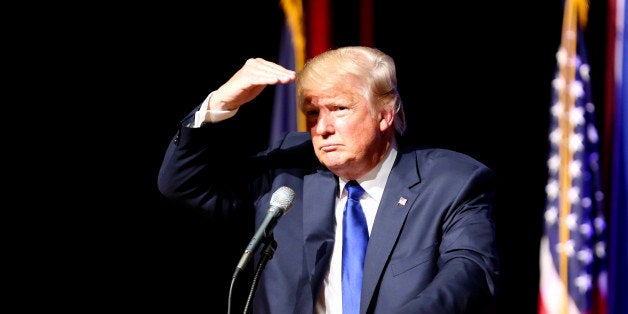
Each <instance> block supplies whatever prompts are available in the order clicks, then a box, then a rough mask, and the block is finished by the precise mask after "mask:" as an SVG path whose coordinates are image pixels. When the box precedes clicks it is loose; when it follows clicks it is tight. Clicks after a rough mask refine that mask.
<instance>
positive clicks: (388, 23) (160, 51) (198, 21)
mask: <svg viewBox="0 0 628 314" xmlns="http://www.w3.org/2000/svg"><path fill="white" fill-rule="evenodd" d="M278 2H279V1H224V2H220V3H218V2H209V3H203V4H200V3H199V4H187V3H179V2H176V3H174V2H172V3H162V4H157V3H155V2H153V3H147V4H145V5H137V4H134V5H111V4H109V5H103V7H100V8H95V9H92V10H87V11H85V12H83V14H82V15H81V16H80V17H76V16H75V17H71V18H70V17H68V19H69V21H77V22H75V23H69V22H68V25H67V26H66V27H64V28H63V31H65V30H69V29H71V30H73V31H72V33H73V34H72V36H71V38H72V44H73V46H75V47H78V49H75V50H73V53H72V54H71V56H67V55H66V59H68V60H69V59H74V58H76V60H79V59H80V60H81V64H80V65H79V66H78V68H79V69H80V70H79V71H77V72H79V73H90V77H94V76H96V77H98V78H97V79H93V80H92V81H82V79H81V78H80V77H79V78H78V80H79V81H82V82H80V84H79V85H78V86H80V88H81V89H82V92H83V94H84V95H85V97H84V98H83V99H84V100H85V102H86V103H85V104H84V105H87V104H97V107H98V108H97V109H96V110H95V111H94V112H91V111H90V113H89V114H90V115H92V116H93V117H98V119H97V120H98V122H97V123H96V125H94V123H92V125H91V127H89V129H90V131H91V130H93V131H94V133H93V134H92V135H90V140H89V141H88V142H92V143H95V144H96V145H93V146H92V145H89V147H90V151H89V153H92V154H93V155H94V156H96V158H98V160H100V161H99V162H97V163H94V164H93V165H90V166H85V168H82V169H85V172H86V173H87V174H86V176H87V177H89V179H88V181H78V182H76V187H75V191H76V194H77V196H71V195H72V194H71V193H73V192H72V191H65V193H66V194H65V195H70V196H69V198H70V199H72V201H73V203H75V205H76V206H77V207H82V210H83V211H80V213H79V214H78V216H75V217H74V221H76V220H79V221H80V223H78V224H76V223H72V226H73V227H76V229H77V231H76V232H67V234H66V235H64V238H63V239H62V240H60V241H59V242H62V243H63V244H64V245H63V246H62V247H64V249H63V250H62V251H60V252H57V253H58V254H60V255H59V256H60V257H59V258H58V259H57V260H58V265H57V264H55V265H56V266H58V267H56V266H55V267H50V269H49V270H50V271H51V273H52V274H50V273H48V272H42V273H46V274H45V276H51V279H50V280H49V281H47V282H48V283H47V284H46V286H45V290H46V291H50V290H51V289H52V290H54V289H56V288H57V287H58V285H59V284H60V283H61V282H64V283H65V284H67V286H68V287H69V288H68V289H67V292H63V293H60V295H56V294H51V295H48V297H46V298H44V300H45V302H44V301H42V302H44V303H45V304H47V305H48V307H55V308H60V309H66V310H69V311H73V310H81V311H83V310H89V311H91V310H99V309H110V310H131V311H133V310H137V311H145V312H147V311H154V310H167V311H171V312H177V313H187V312H204V313H224V312H226V305H227V297H228V289H229V283H230V279H231V275H232V273H233V270H234V269H235V265H236V264H237V260H238V259H239V257H240V255H241V253H242V252H243V250H244V248H245V246H246V243H247V242H248V240H249V239H250V236H251V234H250V233H245V232H241V233H240V235H239V236H233V235H232V234H233V233H235V234H238V232H234V230H237V228H238V227H237V226H216V225H213V224H212V223H210V222H208V221H206V220H204V219H203V218H202V217H201V216H199V215H197V214H195V213H193V212H190V211H187V210H185V209H183V208H179V207H176V206H174V205H172V204H170V203H168V202H167V201H166V200H165V199H164V198H162V196H161V195H160V194H159V192H158V191H157V185H156V182H157V173H158V170H159V166H160V163H161V158H162V156H163V154H164V152H165V149H166V146H167V144H168V142H169V140H170V138H171V137H172V136H173V135H174V133H175V131H176V129H177V124H178V122H179V120H180V119H181V118H183V117H184V116H185V115H186V114H187V113H188V112H189V111H190V110H191V109H192V108H193V107H194V106H196V105H197V104H199V103H200V102H201V101H202V100H203V99H204V98H205V97H206V96H207V94H208V93H209V92H211V91H212V90H214V89H216V88H218V87H219V85H220V84H222V83H223V82H225V81H226V80H227V79H228V78H229V77H230V76H231V75H232V74H233V73H235V71H236V70H237V69H239V68H240V66H241V65H242V64H243V63H244V62H245V61H246V59H247V58H250V57H263V58H266V59H268V60H277V56H278V47H279V35H280V32H281V27H282V26H283V15H282V11H281V8H280V6H279V4H278ZM332 2H333V5H332V8H333V10H334V11H333V26H332V29H333V35H332V37H333V44H334V45H336V46H343V45H354V44H359V34H358V31H359V28H358V23H359V22H358V3H359V1H356V0H352V1H332ZM340 2H342V3H340ZM596 5H598V6H596ZM599 5H602V4H599V3H597V2H594V3H592V6H591V14H590V22H589V24H590V27H589V29H590V32H591V33H594V35H593V36H589V39H590V40H589V42H588V44H589V45H590V46H591V49H590V53H591V63H592V72H591V73H592V76H593V79H594V88H597V90H595V89H594V91H595V92H596V93H597V95H594V97H597V99H598V100H597V102H598V104H599V105H598V107H601V104H602V101H601V98H600V97H601V94H602V90H601V85H600V84H601V83H598V82H597V81H600V80H601V79H602V77H603V73H602V69H603V62H602V57H603V48H604V44H603V40H604V36H603V35H602V34H603V29H604V21H603V16H604V10H605V8H603V7H599ZM374 11H375V13H374V14H375V16H374V32H375V33H374V35H375V36H374V46H376V47H377V48H380V49H382V50H383V51H384V52H387V53H388V54H390V55H391V56H392V57H393V58H394V59H395V60H396V62H397V71H398V79H399V91H400V93H401V96H402V99H403V101H404V104H405V108H406V112H407V114H408V120H409V125H410V127H409V130H408V132H410V133H411V134H412V135H413V136H414V137H415V138H416V139H417V140H420V141H422V142H424V143H426V144H429V145H433V146H440V147H445V148H450V149H454V150H458V151H461V152H463V153H467V154H469V155H471V156H473V157H475V158H477V159H479V160H480V161H482V162H484V163H486V164H487V165H489V166H490V167H491V168H493V169H494V170H495V171H496V172H497V175H498V180H499V186H498V191H497V199H496V203H495V212H494V217H495V221H496V226H497V233H498V245H499V254H500V258H501V270H502V279H501V282H500V285H501V288H500V289H501V290H500V294H499V300H498V304H497V309H496V310H497V311H498V312H499V313H510V312H511V311H512V310H513V308H517V309H518V310H519V311H521V312H522V313H535V311H536V298H537V292H538V251H539V249H538V244H539V243H538V242H539V239H540V236H541V226H542V212H543V209H544V206H545V195H544V193H545V192H544V188H545V183H546V180H547V170H546V158H547V150H548V142H547V135H548V123H549V122H548V121H549V106H550V102H551V83H550V82H551V80H552V78H553V73H554V69H555V57H554V56H555V53H556V50H557V48H558V45H559V41H560V31H561V23H562V4H561V2H560V1H545V0H543V1H532V2H530V1H528V2H521V1H489V2H482V1H480V2H478V1H458V2H452V1H428V2H412V1H375V10H374ZM80 28H84V31H85V32H84V33H79V32H78V31H77V29H80ZM596 78H597V81H596ZM596 84H597V86H596ZM83 94H82V95H83ZM272 99H273V89H272V88H268V89H266V90H265V91H264V93H263V94H262V96H260V98H259V100H258V101H257V102H258V103H257V104H256V105H254V106H253V105H251V106H246V107H245V108H244V109H243V110H246V111H247V112H248V113H249V115H248V116H249V117H250V118H249V120H248V122H247V123H246V125H243V126H242V131H243V132H248V133H249V134H250V136H251V137H255V138H256V139H257V140H258V142H259V143H260V148H261V147H262V146H264V145H265V144H266V143H267V137H268V135H267V134H268V132H269V121H270V117H271V116H270V114H271V113H270V109H271V105H272ZM92 109H93V107H92ZM73 132H79V133H80V132H81V130H80V128H78V129H76V130H73ZM92 181H98V184H93V185H91V184H88V183H86V182H92ZM86 185H87V186H86ZM85 190H87V191H88V192H85V193H86V194H82V195H80V196H78V193H79V192H78V191H85ZM66 201H67V198H66ZM86 212H88V213H86ZM77 217H78V218H77ZM227 234H229V236H227ZM279 245H281V243H279ZM66 256H67V257H68V259H67V260H66V259H65V258H64V257H66ZM70 260H71V261H70ZM271 262H272V261H271ZM237 285H238V286H239V287H238V289H240V291H238V292H237V294H238V295H237V296H236V297H237V298H239V300H235V301H234V302H240V303H237V304H236V305H235V306H236V308H238V309H239V307H240V306H241V304H242V303H241V302H242V299H243V297H244V295H243V294H244V293H246V291H245V290H246V289H248V282H245V281H243V280H242V281H239V282H238V283H237ZM42 290H44V287H42ZM277 297H284V296H277ZM285 297H287V296H285Z"/></svg>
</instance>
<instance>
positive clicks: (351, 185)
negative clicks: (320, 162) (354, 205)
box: [346, 180, 364, 201]
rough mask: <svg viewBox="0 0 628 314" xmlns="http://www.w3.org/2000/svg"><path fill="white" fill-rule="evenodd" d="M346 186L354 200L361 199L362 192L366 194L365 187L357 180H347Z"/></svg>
mask: <svg viewBox="0 0 628 314" xmlns="http://www.w3.org/2000/svg"><path fill="white" fill-rule="evenodd" d="M346 188H347V191H348V192H349V198H350V199H352V200H355V201H359V200H360V197H361V196H362V194H364V189H363V188H362V187H361V186H360V184H358V182H357V181H355V180H351V181H349V182H347V185H346Z"/></svg>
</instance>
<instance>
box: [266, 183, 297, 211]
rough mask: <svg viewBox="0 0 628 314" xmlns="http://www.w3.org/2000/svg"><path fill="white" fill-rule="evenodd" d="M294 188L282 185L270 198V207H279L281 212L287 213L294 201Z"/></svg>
mask: <svg viewBox="0 0 628 314" xmlns="http://www.w3.org/2000/svg"><path fill="white" fill-rule="evenodd" d="M294 197H295V193H294V190H292V189H291V188H289V187H287V186H282V187H280V188H279V189H277V191H275V193H273V195H272V197H271V198H270V205H271V207H279V208H281V211H282V212H283V214H285V213H287V212H288V211H289V210H290V209H291V208H292V205H293V203H294Z"/></svg>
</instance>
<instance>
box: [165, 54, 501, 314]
mask: <svg viewBox="0 0 628 314" xmlns="http://www.w3.org/2000/svg"><path fill="white" fill-rule="evenodd" d="M295 79H296V85H297V99H298V100H297V102H298V106H299V109H300V110H301V111H302V112H303V113H304V114H305V118H306V127H307V130H308V133H298V132H292V133H287V134H285V135H284V136H283V137H282V138H280V139H279V140H278V141H276V142H275V144H274V145H271V147H269V148H268V149H267V150H266V151H264V152H261V153H256V154H252V153H250V152H247V151H246V150H247V149H246V147H247V138H246V136H245V135H243V133H242V132H239V131H238V129H240V128H242V126H241V125H238V124H237V121H238V119H237V116H236V113H237V112H238V111H241V110H245V109H241V108H240V107H241V106H242V105H244V104H247V103H254V102H252V100H254V99H255V97H257V96H258V95H259V94H260V93H261V92H262V90H263V89H264V88H265V87H266V86H268V85H274V84H286V83H289V82H292V81H293V80H295ZM396 86H397V78H396V70H395V64H394V62H393V60H392V58H390V57H389V56H388V55H386V54H384V53H383V52H381V51H379V50H377V49H373V48H368V47H344V48H338V49H334V50H330V51H327V52H324V53H322V54H320V55H318V56H317V57H315V58H313V59H311V60H309V61H308V62H307V63H306V65H305V66H304V68H303V70H301V71H300V72H299V73H298V75H297V73H295V72H294V71H291V70H288V69H285V68H283V67H281V66H280V65H278V64H275V63H273V62H269V61H266V60H263V59H260V58H256V59H249V60H247V62H246V63H245V64H244V66H243V67H242V68H241V69H240V70H239V71H238V72H236V73H235V74H234V75H233V76H232V77H231V78H230V79H229V80H228V81H227V82H226V83H225V84H223V85H222V86H220V88H218V89H217V90H215V91H214V92H212V93H210V95H209V96H208V97H207V99H206V100H205V101H204V102H203V103H202V104H201V105H200V106H199V107H198V108H195V109H194V111H192V113H191V114H190V115H189V116H188V117H187V118H186V119H184V121H183V123H182V125H181V127H180V129H179V130H178V132H177V134H176V135H175V137H174V139H173V140H172V142H171V143H170V145H169V147H168V149H167V152H166V155H165V157H164V160H163V164H162V167H161V169H160V173H159V180H158V186H159V189H160V191H161V193H163V195H165V196H166V197H168V198H169V199H172V200H174V201H177V202H180V203H181V204H185V205H186V206H189V207H191V208H194V209H198V210H200V211H202V212H205V213H207V214H208V215H209V217H211V218H212V219H216V220H223V219H225V220H227V219H242V224H244V225H246V224H247V223H251V222H254V224H255V226H256V227H259V225H260V224H261V223H262V220H263V219H264V218H265V217H266V216H267V213H268V209H269V203H270V201H271V197H272V196H273V192H275V191H276V190H277V189H279V188H281V187H289V188H290V189H292V190H293V191H294V192H295V199H294V201H293V202H292V203H291V204H290V206H291V207H290V211H289V212H288V213H286V214H285V216H283V217H282V218H281V220H280V221H278V223H277V225H276V227H275V228H274V229H273V239H274V240H276V243H277V244H278V246H277V248H276V251H275V252H274V255H273V258H272V259H271V260H270V261H269V262H268V263H267V264H266V268H265V270H264V272H263V273H262V275H261V277H260V278H259V281H258V288H257V290H256V292H255V295H254V299H253V305H252V308H253V312H256V313H273V314H274V313H281V314H283V313H345V314H347V313H349V312H351V311H355V313H358V312H359V313H385V314H390V313H430V314H432V313H486V312H487V311H489V309H490V307H491V304H492V302H493V298H494V296H495V293H496V283H497V277H498V263H497V262H498V261H497V254H496V250H495V232H494V224H493V222H492V220H491V218H490V217H491V210H492V202H493V193H494V188H495V177H494V174H493V172H492V171H491V170H490V169H489V168H487V167H486V166H484V165H483V164H481V163H480V162H478V161H476V160H474V159H472V158H470V157H469V156H467V155H464V154H461V153H457V152H454V151H450V150H445V149H435V148H427V147H420V146H412V145H410V143H406V141H405V140H404V138H403V136H402V135H403V133H404V131H405V128H406V120H405V115H404V110H403V106H402V102H401V98H400V96H399V94H398V92H397V87H396ZM240 114H245V113H240ZM355 182H357V183H355ZM349 183H350V184H349ZM354 184H355V185H357V184H359V185H360V186H361V187H362V190H363V191H364V193H363V194H362V195H361V196H359V197H358V199H359V201H358V202H357V203H359V204H360V205H361V208H360V212H361V213H363V214H360V215H362V219H364V220H363V221H364V223H363V224H364V225H366V227H367V228H368V235H367V237H368V239H367V240H366V241H368V242H367V243H368V244H367V245H366V252H365V253H363V254H364V255H365V256H364V257H363V260H360V262H358V264H359V265H360V266H362V269H360V270H359V272H358V275H346V274H345V271H347V270H348V269H349V267H348V266H345V264H344V262H343V259H345V258H346V259H349V258H350V256H352V255H354V253H350V252H343V246H346V247H348V245H347V244H349V243H352V242H353V240H354V238H355V237H356V236H354V235H343V229H347V230H346V231H348V229H350V228H349V227H347V225H345V226H343V218H344V216H345V214H344V211H345V209H344V207H345V204H346V203H347V198H348V192H347V190H346V189H345V186H348V185H352V186H353V185H354ZM247 219H249V220H247ZM252 231H253V230H251V233H252ZM364 232H366V231H364ZM343 237H344V239H343ZM255 253H256V254H255V256H256V257H255V259H259V257H257V256H258V253H257V252H255ZM360 272H361V273H360ZM348 281H352V282H354V283H356V282H357V294H356V295H353V296H351V295H350V294H349V293H348V292H343V291H344V289H345V285H346V284H347V283H348ZM353 292H354V293H355V289H354V291H353ZM350 304H355V305H356V306H355V308H354V309H353V310H351V309H348V308H344V309H343V306H349V305H350Z"/></svg>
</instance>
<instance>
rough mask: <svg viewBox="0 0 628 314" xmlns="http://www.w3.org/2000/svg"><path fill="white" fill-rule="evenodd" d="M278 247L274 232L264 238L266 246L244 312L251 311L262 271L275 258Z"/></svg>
mask: <svg viewBox="0 0 628 314" xmlns="http://www.w3.org/2000/svg"><path fill="white" fill-rule="evenodd" d="M276 248H277V241H275V238H274V236H273V234H272V233H271V234H269V235H268V236H267V237H266V238H265V239H264V247H263V249H262V252H261V258H260V261H259V263H258V264H257V270H256V271H255V275H254V276H253V282H252V283H251V291H250V292H249V297H248V298H247V300H246V304H245V306H244V314H248V313H250V312H251V309H250V308H249V306H250V305H251V301H253V296H254V295H255V290H257V283H258V279H259V277H260V275H261V274H262V271H264V267H266V263H268V261H269V260H271V259H272V258H273V254H274V253H275V249H276Z"/></svg>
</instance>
